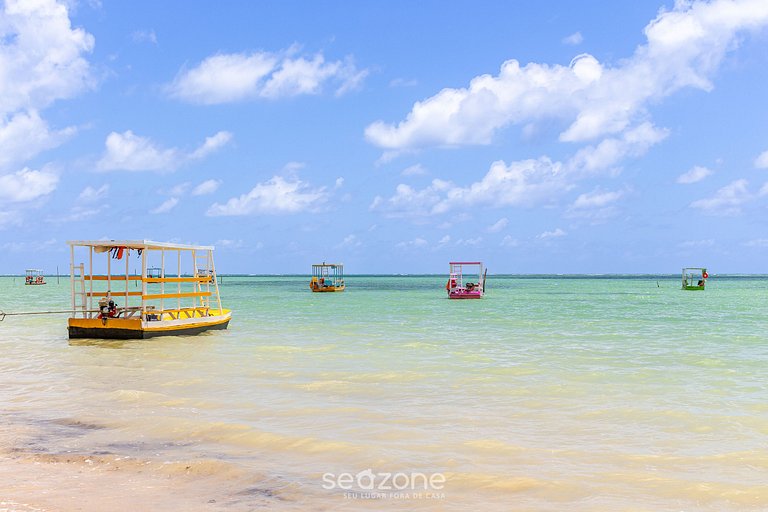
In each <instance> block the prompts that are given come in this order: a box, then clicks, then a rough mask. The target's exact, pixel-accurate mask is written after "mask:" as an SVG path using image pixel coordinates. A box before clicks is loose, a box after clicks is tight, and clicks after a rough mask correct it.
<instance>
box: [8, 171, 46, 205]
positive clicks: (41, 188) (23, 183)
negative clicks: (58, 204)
mask: <svg viewBox="0 0 768 512" xmlns="http://www.w3.org/2000/svg"><path fill="white" fill-rule="evenodd" d="M58 182H59V177H58V175H56V174H55V173H53V172H50V171H45V170H43V171H36V170H32V169H28V168H26V167H25V168H24V169H22V170H20V171H18V172H16V173H13V174H6V175H4V176H0V202H9V203H22V202H27V201H32V200H34V199H37V198H39V197H42V196H45V195H48V194H50V193H51V192H53V191H54V190H56V185H57V184H58Z"/></svg>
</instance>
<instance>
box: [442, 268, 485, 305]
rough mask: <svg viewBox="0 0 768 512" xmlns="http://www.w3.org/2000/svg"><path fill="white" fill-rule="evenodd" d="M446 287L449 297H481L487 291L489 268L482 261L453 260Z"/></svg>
mask: <svg viewBox="0 0 768 512" xmlns="http://www.w3.org/2000/svg"><path fill="white" fill-rule="evenodd" d="M449 265H450V267H449V272H448V282H447V283H445V289H446V291H447V292H448V298H449V299H479V298H481V297H482V296H483V294H484V293H485V277H486V274H487V273H488V270H487V269H483V263H482V262H480V261H452V262H450V264H449Z"/></svg>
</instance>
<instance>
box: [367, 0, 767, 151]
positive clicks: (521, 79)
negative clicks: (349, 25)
mask: <svg viewBox="0 0 768 512" xmlns="http://www.w3.org/2000/svg"><path fill="white" fill-rule="evenodd" d="M767 23H768V2H765V1H764V0H714V1H712V2H690V1H678V2H676V4H675V7H674V9H672V10H671V11H661V12H659V14H658V16H657V17H656V18H655V19H654V20H652V21H651V22H650V23H649V24H648V25H647V26H646V27H645V35H646V38H647V40H646V42H645V44H643V45H641V46H638V47H637V48H636V49H635V52H634V54H633V55H632V56H631V57H629V58H626V59H622V60H619V61H618V64H616V65H615V66H610V65H604V64H601V63H600V62H598V60H597V59H596V58H595V57H593V56H591V55H587V54H582V55H579V56H577V57H576V58H574V59H573V60H572V62H571V64H570V65H569V66H562V65H557V64H556V65H547V64H539V63H529V64H526V65H525V66H521V65H520V63H519V62H518V61H516V60H509V61H507V62H505V63H503V64H502V66H501V70H500V72H499V74H498V75H497V76H491V75H481V76H477V77H475V78H473V79H472V80H471V81H470V83H469V85H468V87H466V88H461V89H453V88H445V89H443V90H442V91H440V92H439V93H437V94H436V95H434V96H432V97H430V98H427V99H425V100H423V101H419V102H417V103H415V104H414V106H413V108H412V110H411V111H410V113H408V115H407V116H406V118H405V119H404V120H402V121H401V122H399V123H397V124H389V123H385V122H383V121H376V122H374V123H372V124H371V125H369V126H368V127H367V128H366V130H365V135H366V138H367V139H368V140H369V141H370V142H371V143H373V144H375V145H376V146H379V147H381V148H384V149H388V150H405V149H413V148H420V147H425V146H452V145H459V144H489V143H490V142H491V141H492V138H493V136H494V134H495V132H496V131H497V130H499V129H502V128H504V127H506V126H508V125H510V124H528V123H536V122H539V121H543V120H547V119H554V120H560V121H564V122H565V123H567V128H566V129H565V130H564V131H562V132H561V133H560V137H559V138H560V140H561V141H584V140H589V139H594V138H598V137H602V136H605V135H606V134H611V133H618V132H621V131H624V130H626V129H627V128H629V127H631V126H632V125H634V124H636V123H637V122H639V121H640V120H642V119H643V118H645V117H647V116H648V111H647V106H648V105H649V104H650V103H651V102H658V101H659V100H660V99H662V98H664V97H667V96H669V95H671V94H673V93H674V92H676V91H678V90H680V89H681V88H684V87H694V88H698V89H703V90H710V89H711V88H712V85H711V83H710V81H709V77H710V76H711V75H713V74H714V72H715V71H716V69H717V68H718V66H719V65H720V63H721V61H722V60H723V57H724V55H725V54H726V52H727V51H728V50H732V49H733V48H735V47H736V46H737V44H738V41H739V39H738V38H739V37H740V36H741V34H742V33H743V32H745V31H749V30H757V29H760V28H762V27H764V26H765V25H766V24H767Z"/></svg>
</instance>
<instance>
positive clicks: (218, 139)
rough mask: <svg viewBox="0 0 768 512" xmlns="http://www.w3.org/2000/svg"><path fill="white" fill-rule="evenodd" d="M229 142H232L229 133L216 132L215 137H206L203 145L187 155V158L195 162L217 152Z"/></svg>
mask: <svg viewBox="0 0 768 512" xmlns="http://www.w3.org/2000/svg"><path fill="white" fill-rule="evenodd" d="M231 140H232V134H231V133H229V132H225V131H221V132H217V133H216V134H215V135H212V136H210V137H206V138H205V142H204V143H203V145H202V146H200V147H199V148H197V149H196V150H194V151H193V152H192V153H191V154H190V155H189V158H191V159H195V160H199V159H201V158H205V157H206V156H208V155H210V154H211V153H213V152H214V151H217V150H219V149H220V148H222V147H223V146H225V145H226V144H227V143H229V141H231Z"/></svg>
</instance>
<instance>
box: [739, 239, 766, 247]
mask: <svg viewBox="0 0 768 512" xmlns="http://www.w3.org/2000/svg"><path fill="white" fill-rule="evenodd" d="M744 245H745V246H747V247H768V238H755V239H753V240H749V241H747V242H744Z"/></svg>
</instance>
